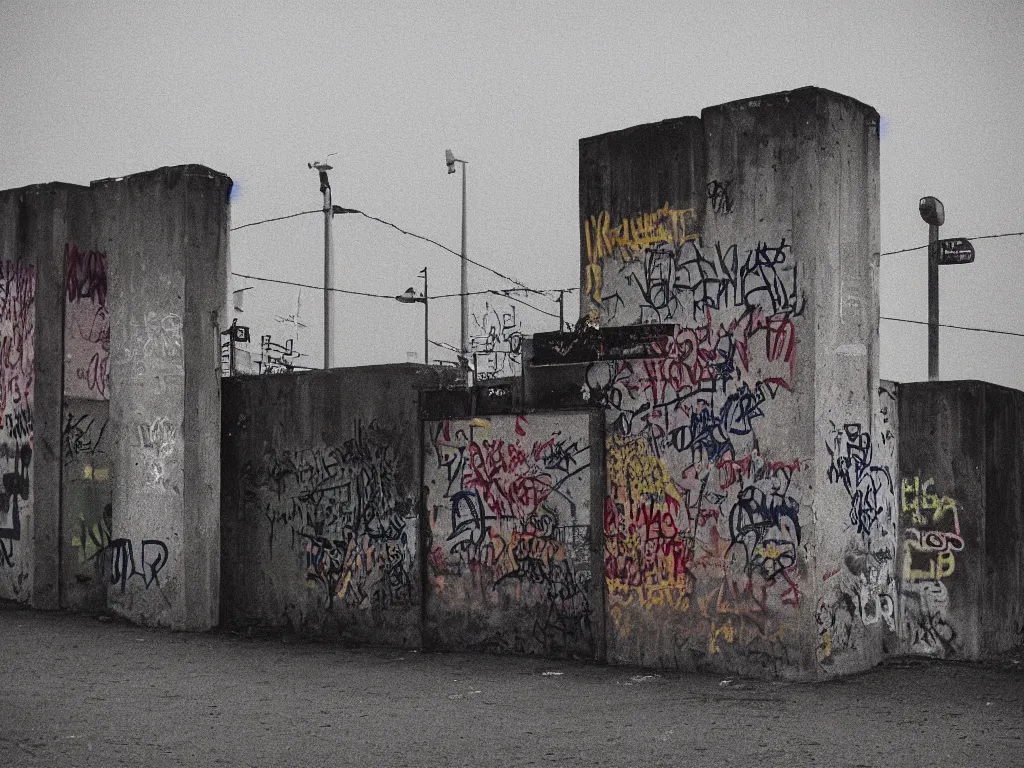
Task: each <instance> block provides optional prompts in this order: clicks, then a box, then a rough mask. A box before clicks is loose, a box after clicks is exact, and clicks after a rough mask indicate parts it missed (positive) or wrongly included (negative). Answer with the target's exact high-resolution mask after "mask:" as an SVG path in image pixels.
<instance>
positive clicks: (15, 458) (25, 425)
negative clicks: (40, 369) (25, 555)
mask: <svg viewBox="0 0 1024 768" xmlns="http://www.w3.org/2000/svg"><path fill="white" fill-rule="evenodd" d="M35 294H36V270H35V267H33V266H31V265H29V264H24V263H22V262H20V261H19V262H12V261H0V417H2V425H0V426H2V428H0V481H2V487H0V568H8V567H9V568H13V567H14V565H15V560H16V552H15V543H16V542H17V541H19V540H20V539H21V534H22V510H24V509H26V508H27V507H28V505H29V503H30V496H31V490H32V489H31V487H30V477H31V474H30V467H31V464H32V446H33V434H32V390H33V384H34V375H35V373H34V370H35Z"/></svg>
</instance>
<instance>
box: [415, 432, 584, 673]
mask: <svg viewBox="0 0 1024 768" xmlns="http://www.w3.org/2000/svg"><path fill="white" fill-rule="evenodd" d="M571 421H572V418H571V417H570V418H566V419H553V418H551V417H541V416H537V417H535V416H530V417H527V416H524V415H520V416H505V417H493V418H492V419H490V420H486V419H474V420H472V421H459V422H453V421H444V422H439V423H437V424H434V425H431V426H430V430H431V431H430V436H429V439H430V448H431V450H430V453H431V454H432V456H428V457H427V459H426V461H427V462H428V467H427V477H426V478H425V480H426V483H427V487H428V502H427V509H428V518H429V525H430V534H431V538H432V541H433V547H432V549H431V551H430V556H429V573H430V577H431V581H432V584H433V589H434V594H435V595H437V596H438V600H436V601H433V603H434V604H437V603H444V604H446V605H448V606H449V609H450V610H453V611H454V612H456V613H459V614H460V615H461V614H471V615H472V614H475V615H476V618H475V619H473V620H472V621H473V623H474V624H477V625H481V626H487V627H489V628H488V630H487V631H486V633H485V634H486V637H483V638H481V639H480V643H481V644H483V645H490V646H494V647H499V648H505V649H508V650H513V651H516V652H527V653H540V652H548V653H558V652H564V651H566V650H567V649H576V650H585V649H589V648H590V646H591V643H592V641H593V634H592V633H593V628H592V625H591V621H592V616H591V613H592V606H591V601H590V595H589V592H590V585H591V578H592V573H591V567H592V566H591V562H590V561H591V555H590V545H591V537H590V525H591V518H590V496H589V494H590V480H589V468H590V462H589V455H590V447H589V442H588V439H587V431H586V430H587V429H588V427H587V424H588V420H587V417H585V416H576V417H575V422H576V427H575V429H574V428H573V427H572V426H570V425H569V424H568V423H567V422H571ZM556 424H557V426H556ZM467 585H472V586H467ZM463 596H465V597H463ZM509 601H511V602H513V603H514V604H515V606H516V608H517V609H518V610H520V611H521V612H522V614H523V615H524V616H529V617H530V619H529V623H522V622H510V623H506V624H505V625H500V624H495V623H493V614H495V613H499V611H497V610H496V609H497V607H498V606H501V605H503V604H505V603H506V602H509Z"/></svg>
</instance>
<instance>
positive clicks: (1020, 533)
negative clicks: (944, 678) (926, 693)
mask: <svg viewBox="0 0 1024 768" xmlns="http://www.w3.org/2000/svg"><path fill="white" fill-rule="evenodd" d="M1022 407H1024V393H1021V392H1018V391H1016V390H1011V389H1007V388H1005V387H999V386H996V385H994V384H988V383H986V382H980V381H956V382H924V383H914V384H904V385H902V386H901V397H900V425H901V426H900V429H901V436H900V457H899V461H900V483H901V489H900V528H901V538H902V547H901V552H900V563H899V566H900V602H901V623H900V640H901V650H902V651H903V652H905V653H911V654H924V655H929V656H940V657H948V658H966V659H978V658H982V657H984V656H987V655H991V654H994V653H998V652H1001V651H1005V650H1007V649H1009V648H1012V647H1014V646H1015V645H1018V644H1021V643H1022V642H1024V497H1022V484H1024V452H1022V448H1021V445H1022V441H1024V416H1022V410H1021V409H1022Z"/></svg>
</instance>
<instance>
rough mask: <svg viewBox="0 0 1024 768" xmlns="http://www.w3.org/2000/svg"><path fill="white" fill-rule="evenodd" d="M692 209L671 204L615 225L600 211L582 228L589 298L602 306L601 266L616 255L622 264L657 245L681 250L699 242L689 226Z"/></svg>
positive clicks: (607, 215) (692, 217)
mask: <svg viewBox="0 0 1024 768" xmlns="http://www.w3.org/2000/svg"><path fill="white" fill-rule="evenodd" d="M695 215H696V214H695V213H694V210H693V209H692V208H669V206H668V203H665V205H664V206H663V207H662V208H659V209H658V210H656V211H653V212H651V213H641V214H639V215H637V216H634V217H632V218H624V219H622V220H621V221H620V222H619V223H618V224H617V225H615V226H612V219H611V215H609V213H608V212H607V211H601V213H599V214H597V215H596V216H591V217H590V218H588V219H587V221H586V222H584V225H583V241H584V246H585V248H586V252H587V265H586V271H585V276H584V277H585V281H586V290H587V294H588V295H589V296H590V298H591V299H592V300H593V301H594V302H596V303H598V304H600V303H601V288H602V282H601V263H602V262H603V261H604V260H605V259H606V258H608V257H610V256H613V255H616V256H618V257H619V258H620V259H622V261H624V262H627V261H632V260H633V259H637V258H640V257H641V256H642V254H643V251H644V249H645V248H648V247H649V246H651V245H654V244H656V243H667V244H668V245H671V246H674V247H678V246H681V245H682V244H683V243H687V242H691V241H694V240H697V239H698V237H699V236H698V235H697V234H696V233H695V232H692V231H691V228H690V226H688V224H692V223H693V221H694V219H695Z"/></svg>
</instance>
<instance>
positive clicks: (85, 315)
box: [64, 243, 110, 400]
mask: <svg viewBox="0 0 1024 768" xmlns="http://www.w3.org/2000/svg"><path fill="white" fill-rule="evenodd" d="M65 263H66V265H67V280H66V286H65V287H66V291H65V293H66V296H65V299H66V302H67V304H66V307H65V329H64V344H65V355H66V364H65V365H66V371H65V375H64V394H65V395H67V396H69V397H81V398H88V399H96V400H105V399H107V398H108V386H109V384H108V374H107V368H108V366H109V362H110V317H109V315H108V314H107V255H106V254H105V253H102V252H100V251H85V250H80V249H79V248H78V246H76V245H73V244H71V243H68V244H67V245H66V246H65Z"/></svg>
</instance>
